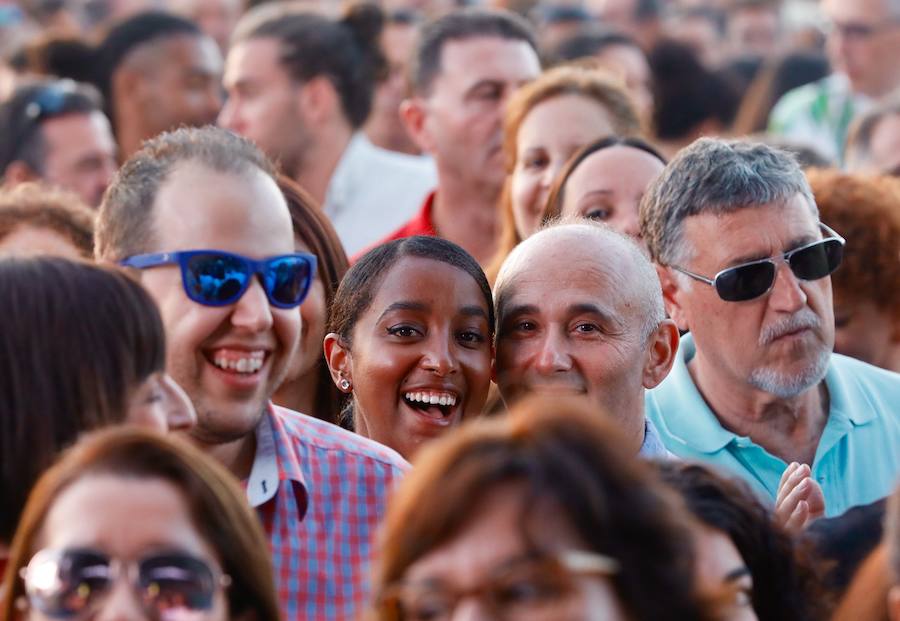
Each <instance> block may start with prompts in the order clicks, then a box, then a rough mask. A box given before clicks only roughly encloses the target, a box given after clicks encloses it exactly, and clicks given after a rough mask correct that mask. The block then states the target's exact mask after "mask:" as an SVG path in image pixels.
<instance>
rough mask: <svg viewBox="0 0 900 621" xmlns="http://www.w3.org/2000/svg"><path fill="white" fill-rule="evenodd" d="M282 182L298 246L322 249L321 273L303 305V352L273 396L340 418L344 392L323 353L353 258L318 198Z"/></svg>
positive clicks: (328, 417) (287, 403) (306, 410)
mask: <svg viewBox="0 0 900 621" xmlns="http://www.w3.org/2000/svg"><path fill="white" fill-rule="evenodd" d="M278 187H279V188H281V192H282V194H284V198H285V200H286V201H287V205H288V211H290V212H291V223H292V225H293V227H294V247H295V250H296V251H297V252H310V253H312V254H314V255H316V258H317V259H318V261H317V266H318V273H317V274H316V278H315V279H313V282H312V286H311V287H310V289H309V294H308V295H307V296H306V299H305V300H304V301H303V304H302V305H301V306H300V317H301V318H302V326H301V328H300V343H299V345H298V347H297V352H296V353H295V354H294V358H293V360H292V361H291V366H290V368H289V369H288V373H287V377H285V379H284V381H283V382H282V384H281V386H280V387H279V388H278V390H277V391H276V393H275V395H274V397H273V398H272V399H273V401H275V403H277V404H278V405H281V406H283V407H286V408H288V409H290V410H294V411H295V412H303V413H304V414H309V415H310V416H315V417H316V418H321V419H322V420H326V421H328V422H329V423H335V424H337V423H338V422H339V420H340V413H341V393H340V392H339V391H338V389H337V387H336V386H335V385H334V382H332V381H331V373H330V372H329V370H328V364H327V363H326V362H325V357H324V355H323V354H322V339H323V338H324V337H325V322H326V321H327V319H328V309H329V308H330V307H331V302H332V300H334V294H335V292H336V291H337V288H338V285H339V284H340V283H341V279H342V278H343V277H344V274H346V273H347V268H348V267H349V262H348V261H347V255H346V254H345V253H344V247H343V246H342V245H341V240H340V239H338V236H337V233H336V232H335V231H334V227H333V226H331V222H330V221H329V220H328V217H327V216H326V215H325V214H324V213H323V212H322V210H321V209H320V208H319V207H318V205H316V204H315V201H314V200H313V198H312V197H311V196H310V195H309V194H307V193H306V192H305V191H304V190H303V188H301V187H300V186H299V185H297V184H296V183H295V182H294V181H292V180H290V179H288V178H287V177H285V176H283V175H282V176H279V178H278Z"/></svg>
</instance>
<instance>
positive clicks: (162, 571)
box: [19, 548, 231, 621]
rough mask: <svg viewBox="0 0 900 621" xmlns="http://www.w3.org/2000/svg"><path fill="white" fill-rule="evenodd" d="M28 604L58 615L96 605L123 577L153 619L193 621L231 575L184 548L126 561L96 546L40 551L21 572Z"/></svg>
mask: <svg viewBox="0 0 900 621" xmlns="http://www.w3.org/2000/svg"><path fill="white" fill-rule="evenodd" d="M19 573H20V577H21V578H22V580H23V581H24V583H25V594H26V596H27V602H28V605H30V606H31V607H32V608H34V609H36V610H39V611H40V612H42V613H43V614H45V615H46V616H48V617H52V618H55V619H75V618H79V617H82V616H85V615H87V614H88V613H89V612H90V611H92V610H94V609H96V607H97V605H98V604H99V603H100V602H101V601H102V600H103V598H104V597H105V596H106V594H108V593H109V591H110V590H111V588H112V585H113V584H114V583H115V581H116V580H118V579H119V578H120V576H123V575H124V576H125V577H126V578H127V580H128V582H129V584H130V585H131V587H132V588H133V589H134V592H135V595H136V596H137V598H138V600H139V601H140V602H141V605H142V606H143V608H144V609H145V611H146V612H147V614H148V616H149V617H150V618H151V619H171V620H173V621H177V620H179V619H185V620H187V619H194V618H196V612H197V611H204V610H210V609H211V608H212V607H213V604H214V600H215V595H216V593H217V592H218V591H219V590H220V589H224V588H227V587H228V586H230V584H231V578H230V577H229V576H228V575H227V574H224V573H222V571H221V570H220V569H219V568H218V567H217V566H216V565H215V564H213V563H211V562H208V561H206V560H203V559H201V558H198V557H196V556H193V555H191V554H188V553H185V552H174V551H173V552H163V553H158V554H152V555H148V556H144V557H142V558H140V559H138V560H136V561H133V562H130V563H125V562H122V561H120V560H119V559H116V558H111V557H110V556H109V555H107V554H105V553H103V552H101V551H99V550H93V549H81V548H73V549H63V550H54V549H46V550H41V551H40V552H38V553H37V554H35V555H34V557H32V559H31V561H30V562H29V563H28V565H27V566H26V567H24V568H22V570H21V571H20V572H19Z"/></svg>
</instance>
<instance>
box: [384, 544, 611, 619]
mask: <svg viewBox="0 0 900 621" xmlns="http://www.w3.org/2000/svg"><path fill="white" fill-rule="evenodd" d="M618 571H619V563H618V562H617V561H616V560H615V559H612V558H610V557H608V556H604V555H602V554H594V553H592V552H582V551H570V552H565V553H563V554H559V555H552V556H536V557H530V558H528V559H523V560H522V561H520V562H516V563H514V564H511V565H510V566H508V567H505V568H504V569H503V570H502V571H500V572H498V573H496V574H495V575H494V576H492V577H491V578H488V579H487V580H484V581H481V582H480V584H479V585H478V586H477V587H475V588H472V589H466V590H451V589H448V588H446V587H445V586H442V585H439V584H436V583H434V582H422V583H413V582H401V583H397V584H395V585H393V586H391V587H388V588H387V589H386V590H385V591H384V593H383V594H382V596H381V597H379V598H378V619H379V621H446V620H448V619H450V618H452V616H453V612H454V611H455V610H456V608H457V606H458V605H459V603H460V601H462V600H463V599H464V598H467V597H476V598H478V600H479V601H480V602H481V603H482V605H483V606H485V607H486V608H487V609H488V610H489V611H490V613H491V615H492V618H494V619H498V620H502V621H532V620H534V621H545V620H546V621H551V620H555V619H558V618H560V611H561V607H562V606H565V605H566V603H567V601H568V600H567V596H568V595H570V594H572V593H573V591H574V590H575V582H574V577H575V576H577V575H591V574H596V575H601V576H607V575H611V574H615V573H616V572H618Z"/></svg>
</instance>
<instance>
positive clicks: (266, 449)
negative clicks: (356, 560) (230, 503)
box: [247, 403, 309, 518]
mask: <svg viewBox="0 0 900 621" xmlns="http://www.w3.org/2000/svg"><path fill="white" fill-rule="evenodd" d="M255 434H256V455H255V456H254V458H253V468H252V469H251V470H250V478H249V479H248V480H247V500H248V501H249V502H250V506H251V507H254V508H259V507H261V506H262V505H264V504H265V503H267V502H269V501H270V500H273V499H274V498H275V494H276V493H277V492H278V487H279V486H280V485H281V484H282V483H284V482H285V481H289V482H290V483H292V484H293V486H294V490H295V495H296V498H297V510H298V512H299V513H300V517H301V518H302V517H303V516H305V515H306V510H307V508H308V500H309V492H308V486H307V483H306V480H305V478H304V477H303V471H302V470H301V468H300V462H298V461H297V455H296V453H295V452H294V451H293V450H291V441H290V437H289V436H288V434H287V431H286V430H285V429H284V423H283V422H282V421H280V420H279V419H278V417H277V416H275V415H274V412H273V411H272V404H271V403H270V404H269V405H268V407H267V408H266V414H265V416H263V417H262V418H260V421H259V423H258V424H257V425H256V431H255Z"/></svg>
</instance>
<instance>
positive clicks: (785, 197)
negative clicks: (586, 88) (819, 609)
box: [641, 139, 900, 528]
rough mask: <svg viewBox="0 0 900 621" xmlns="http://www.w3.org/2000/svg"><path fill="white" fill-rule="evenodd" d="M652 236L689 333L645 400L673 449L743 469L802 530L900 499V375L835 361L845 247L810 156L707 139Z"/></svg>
mask: <svg viewBox="0 0 900 621" xmlns="http://www.w3.org/2000/svg"><path fill="white" fill-rule="evenodd" d="M641 231H642V233H643V236H644V240H645V241H646V242H647V245H648V247H649V249H650V253H651V255H652V257H653V260H654V261H655V262H656V263H657V272H658V274H659V276H660V281H661V283H662V287H663V296H664V298H665V301H666V307H667V310H668V312H669V314H670V315H671V317H672V318H673V319H674V320H675V322H676V323H677V324H678V327H679V328H680V329H682V330H687V331H688V334H687V335H686V336H685V337H684V338H683V339H682V341H681V343H682V345H681V351H680V352H679V354H678V356H677V359H676V363H675V366H674V368H673V370H672V372H671V373H670V375H669V376H668V378H667V379H666V380H665V381H664V382H663V383H662V384H661V385H660V386H659V387H658V388H656V389H655V390H653V391H651V392H650V393H649V394H648V396H647V400H646V404H647V415H648V416H649V418H650V419H651V420H652V421H653V422H654V423H655V425H656V426H657V428H658V430H659V431H660V433H661V435H662V436H663V442H664V443H665V444H666V446H667V448H668V449H669V450H670V451H672V452H674V453H676V454H677V455H680V456H682V457H685V458H688V459H696V460H700V461H706V462H711V463H712V464H715V465H717V466H720V467H722V468H723V469H725V470H728V471H731V472H733V473H736V474H738V475H740V476H741V477H743V478H744V479H745V480H747V481H748V482H749V483H750V484H751V486H753V487H754V488H755V489H756V490H757V491H758V492H759V493H760V494H761V495H762V496H764V497H768V498H769V499H770V500H771V501H773V502H774V503H775V507H776V515H777V517H778V518H779V519H780V520H781V522H782V523H784V524H786V525H787V526H789V527H797V528H799V527H802V526H803V525H805V524H806V522H807V521H808V520H809V519H810V518H814V517H817V516H818V515H821V514H822V513H823V512H824V513H825V514H826V515H827V516H829V517H830V516H836V515H840V514H842V513H844V512H845V511H846V510H847V509H849V508H851V507H854V506H856V505H862V504H868V503H871V502H873V501H875V500H877V499H879V498H882V497H884V496H886V495H887V494H889V493H890V492H891V490H892V488H893V486H894V485H895V483H896V480H897V477H898V474H900V450H898V447H900V376H898V375H896V374H893V373H889V372H886V371H883V370H881V369H878V368H876V367H872V366H869V365H866V364H864V363H862V362H858V361H856V360H853V359H850V358H846V357H844V356H840V355H837V354H832V347H833V345H834V313H833V310H832V299H831V279H830V278H829V275H830V274H831V273H832V272H833V271H834V270H835V269H837V268H838V266H839V265H840V262H841V257H842V253H843V246H844V243H845V242H844V239H843V238H842V237H841V236H840V235H839V234H838V233H837V232H835V231H833V230H832V229H830V228H829V227H828V226H827V225H826V224H825V223H823V222H820V221H819V214H818V209H817V208H816V203H815V201H814V199H813V196H812V192H811V191H810V188H809V184H808V183H807V181H806V178H805V177H804V175H803V172H802V171H801V170H800V168H799V166H798V165H797V163H796V161H795V160H794V159H793V158H792V157H790V156H789V155H787V154H786V153H784V152H781V151H778V150H775V149H772V148H769V147H767V146H764V145H759V144H750V143H746V142H725V141H721V140H711V139H702V140H699V141H697V142H695V143H694V144H693V145H691V146H690V147H688V148H686V149H684V150H683V151H681V152H680V153H679V154H678V155H677V156H676V157H675V159H674V160H672V162H670V163H669V165H668V166H667V168H666V170H665V171H664V172H663V174H662V175H661V177H660V178H659V179H658V180H657V181H656V182H655V183H654V184H653V185H652V186H651V188H650V190H649V191H648V194H647V195H646V196H645V197H644V200H643V203H642V205H641ZM851 242H852V240H851ZM823 496H824V499H823Z"/></svg>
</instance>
